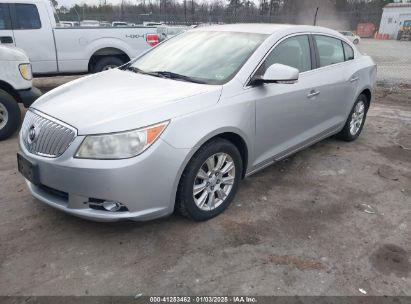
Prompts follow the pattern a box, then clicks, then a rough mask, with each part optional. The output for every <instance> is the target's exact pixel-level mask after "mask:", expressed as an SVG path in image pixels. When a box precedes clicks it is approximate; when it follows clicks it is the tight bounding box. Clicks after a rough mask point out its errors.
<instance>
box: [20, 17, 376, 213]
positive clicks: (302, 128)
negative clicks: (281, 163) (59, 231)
mask: <svg viewBox="0 0 411 304" xmlns="http://www.w3.org/2000/svg"><path fill="white" fill-rule="evenodd" d="M375 78H376V65H375V63H374V62H373V60H372V59H371V58H370V57H369V56H366V55H362V54H361V53H360V52H359V51H357V49H356V48H355V46H354V45H353V44H352V43H351V42H350V41H349V40H347V39H346V38H345V37H344V36H342V35H341V34H339V33H337V32H335V31H333V30H330V29H326V28H321V27H313V26H295V25H263V24H236V25H224V26H214V27H204V28H198V29H193V30H190V31H188V32H186V33H184V34H181V35H179V36H176V37H174V38H172V39H169V40H167V41H165V42H163V43H162V44H159V45H158V46H157V47H155V48H153V49H151V50H149V51H148V52H146V53H145V54H143V55H141V56H140V57H138V58H136V59H134V60H132V61H131V62H129V63H128V64H126V65H124V66H122V67H120V68H118V69H113V70H109V71H105V72H102V73H99V74H94V75H91V76H87V77H84V78H82V79H80V80H76V81H73V82H71V83H68V84H66V85H63V86H61V87H59V88H57V89H55V90H53V91H51V92H49V93H48V94H46V95H44V96H43V97H41V98H40V99H39V100H38V101H37V102H35V103H34V104H33V105H32V106H31V108H30V109H29V110H28V111H27V114H26V117H25V119H24V123H23V126H22V130H21V132H20V140H19V142H20V152H19V153H18V156H17V158H18V168H19V171H20V172H21V173H22V174H23V176H24V177H25V179H26V181H27V185H28V188H29V190H30V192H31V193H32V195H33V196H34V197H36V198H37V199H39V200H40V201H42V202H44V203H46V204H48V205H50V206H52V207H55V208H57V209H60V210H62V211H65V212H67V213H70V214H72V215H75V216H79V217H83V218H88V219H93V220H97V221H115V220H122V219H133V220H148V219H153V218H158V217H162V216H166V215H169V214H171V213H172V212H173V211H174V210H178V211H179V212H180V213H181V214H183V215H185V216H187V217H189V218H191V219H193V220H196V221H202V220H207V219H210V218H213V217H215V216H217V215H218V214H220V213H221V212H223V211H224V210H225V209H226V208H227V207H228V206H229V204H230V203H231V201H232V200H233V198H234V196H235V194H236V192H237V190H238V187H239V184H240V181H241V180H242V179H243V178H244V177H246V176H249V175H251V174H253V173H255V172H257V171H258V170H260V169H262V168H265V167H267V166H268V165H270V164H272V163H274V162H276V161H278V160H281V159H283V158H285V157H287V156H289V155H290V154H292V153H295V152H297V151H299V150H301V149H304V148H306V147H308V146H309V145H311V144H314V143H315V142H318V141H320V140H322V139H324V138H327V137H329V136H332V135H336V136H337V137H338V138H340V139H342V140H345V141H353V140H355V139H356V138H357V137H358V136H359V135H360V133H361V131H362V128H363V126H364V122H365V119H366V115H367V111H368V109H369V107H370V103H371V100H372V92H373V87H374V83H375Z"/></svg>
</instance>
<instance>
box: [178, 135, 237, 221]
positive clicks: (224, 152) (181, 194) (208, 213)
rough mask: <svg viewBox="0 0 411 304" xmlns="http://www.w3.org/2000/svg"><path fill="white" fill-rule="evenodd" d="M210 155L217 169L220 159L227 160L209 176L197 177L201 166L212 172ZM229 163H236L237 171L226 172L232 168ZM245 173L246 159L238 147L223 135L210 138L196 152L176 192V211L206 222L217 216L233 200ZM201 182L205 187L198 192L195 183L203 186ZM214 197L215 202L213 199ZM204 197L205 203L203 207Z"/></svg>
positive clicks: (204, 170)
mask: <svg viewBox="0 0 411 304" xmlns="http://www.w3.org/2000/svg"><path fill="white" fill-rule="evenodd" d="M224 156H226V158H224ZM211 157H213V159H214V165H215V166H214V169H216V168H218V167H219V160H220V161H221V160H223V159H224V161H223V162H222V166H221V167H220V169H219V170H218V171H217V173H214V174H213V173H211V174H208V175H206V176H208V179H205V178H201V177H198V176H199V174H200V169H203V171H202V172H203V173H206V174H207V173H209V171H213V170H209V165H208V164H209V163H207V162H208V161H209V159H211ZM230 164H233V165H234V170H233V169H230V170H228V173H224V171H226V169H229V168H230V166H231V165H230ZM233 172H234V173H233ZM242 172H243V162H242V159H241V155H240V152H239V151H238V149H237V148H236V146H234V145H233V144H232V143H231V142H229V141H228V140H225V139H221V138H217V139H213V140H211V141H209V142H208V143H206V144H204V145H203V146H202V147H201V148H200V149H199V150H198V151H197V152H196V153H195V154H194V156H193V157H192V159H191V160H190V162H189V163H188V165H187V167H186V168H185V170H184V172H183V174H182V176H181V179H180V184H179V187H178V191H177V200H176V209H177V211H178V212H179V213H180V214H182V215H183V216H185V217H188V218H190V219H192V220H194V221H206V220H209V219H212V218H214V217H216V216H217V215H219V214H221V213H222V212H223V211H224V210H225V209H226V208H227V207H228V206H229V205H230V203H231V202H232V200H233V198H234V196H235V194H236V193H237V190H238V186H239V183H240V180H241V178H242ZM218 173H219V174H218ZM202 176H204V175H202ZM224 180H226V181H227V184H226V183H224ZM231 183H232V184H231ZM202 185H204V190H203V191H201V192H199V193H198V194H196V195H195V193H194V186H197V187H198V189H201V188H202V187H203V186H202ZM210 191H211V192H210ZM205 195H207V196H206V198H205V199H202V198H204V196H205ZM211 197H212V198H213V199H214V205H213V203H212V200H210V198H211ZM195 198H196V201H197V203H196V201H195ZM222 198H223V199H222ZM203 200H204V203H203V206H202V207H200V206H201V202H202V201H203Z"/></svg>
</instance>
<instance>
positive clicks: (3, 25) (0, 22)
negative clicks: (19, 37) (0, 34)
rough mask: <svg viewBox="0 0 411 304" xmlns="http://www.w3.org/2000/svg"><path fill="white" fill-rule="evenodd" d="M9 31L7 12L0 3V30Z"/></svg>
mask: <svg viewBox="0 0 411 304" xmlns="http://www.w3.org/2000/svg"><path fill="white" fill-rule="evenodd" d="M7 29H10V17H9V10H8V7H7V5H6V4H1V3H0V30H7Z"/></svg>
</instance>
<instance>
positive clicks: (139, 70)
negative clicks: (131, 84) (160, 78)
mask: <svg viewBox="0 0 411 304" xmlns="http://www.w3.org/2000/svg"><path fill="white" fill-rule="evenodd" d="M123 70H127V71H132V72H134V73H139V74H147V73H146V72H145V71H143V70H142V69H139V68H136V67H133V66H131V65H130V66H127V67H124V68H123Z"/></svg>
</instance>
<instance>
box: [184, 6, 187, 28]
mask: <svg viewBox="0 0 411 304" xmlns="http://www.w3.org/2000/svg"><path fill="white" fill-rule="evenodd" d="M184 22H185V24H186V25H187V0H184Z"/></svg>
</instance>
